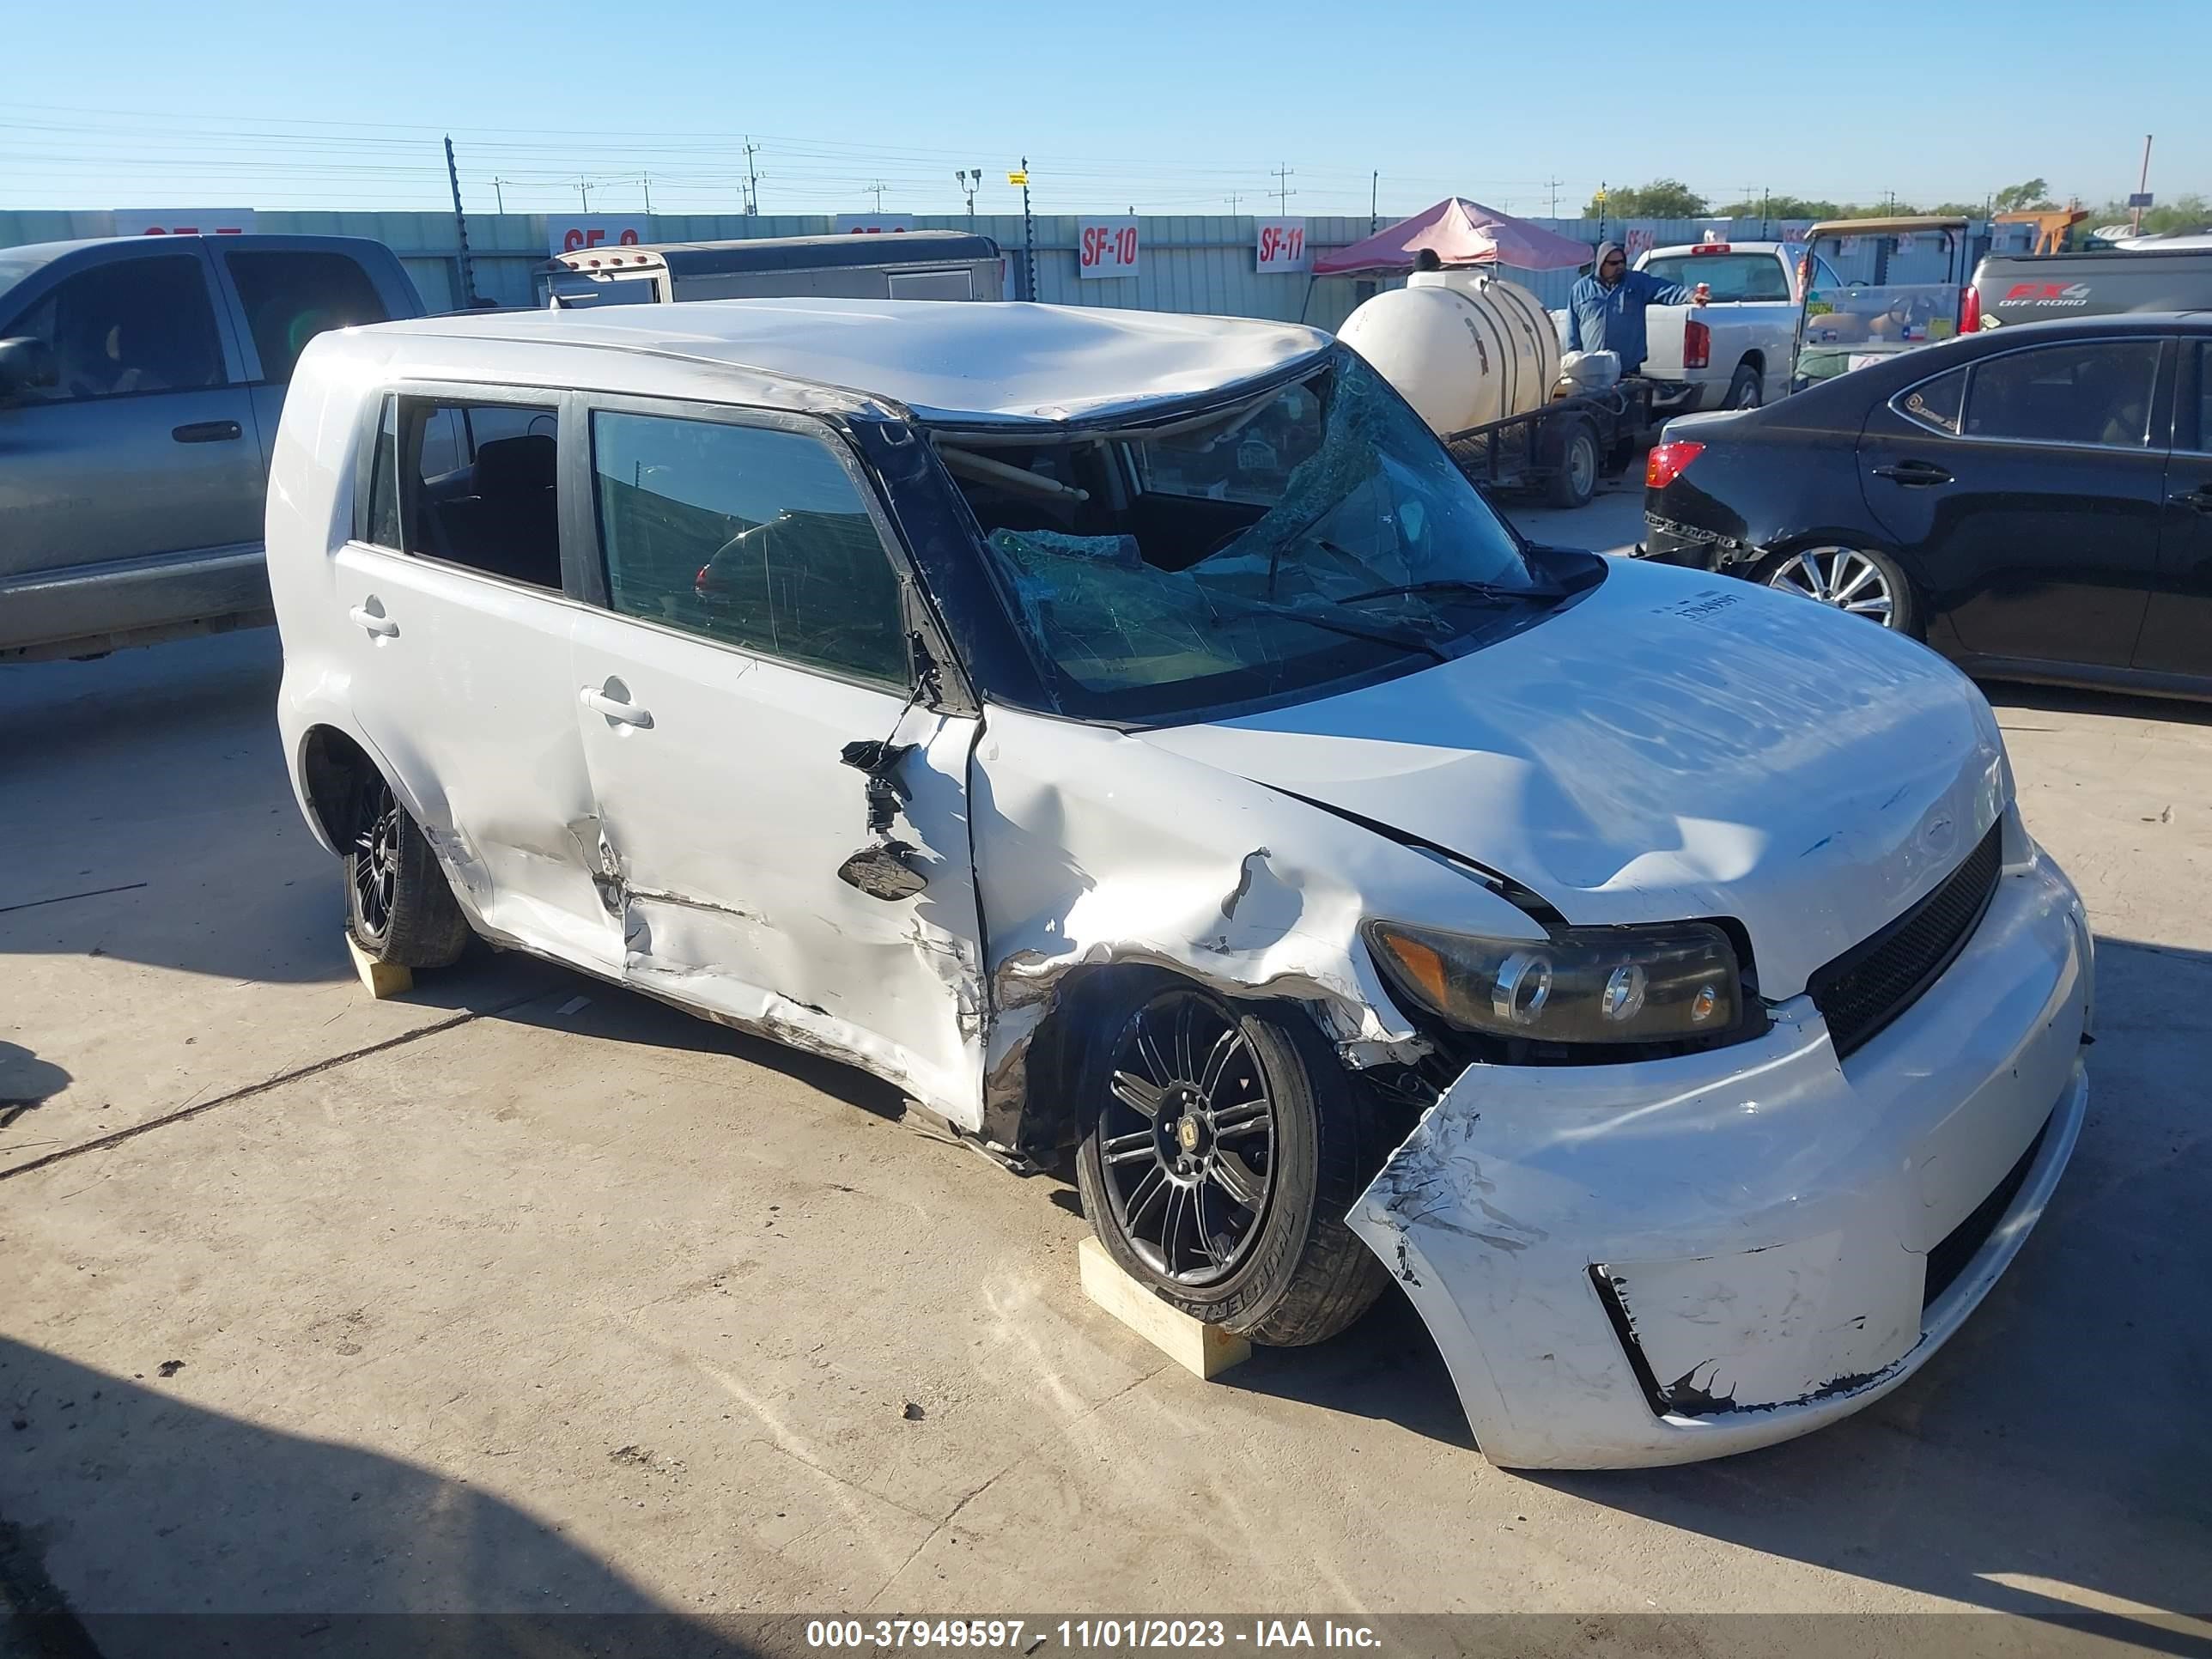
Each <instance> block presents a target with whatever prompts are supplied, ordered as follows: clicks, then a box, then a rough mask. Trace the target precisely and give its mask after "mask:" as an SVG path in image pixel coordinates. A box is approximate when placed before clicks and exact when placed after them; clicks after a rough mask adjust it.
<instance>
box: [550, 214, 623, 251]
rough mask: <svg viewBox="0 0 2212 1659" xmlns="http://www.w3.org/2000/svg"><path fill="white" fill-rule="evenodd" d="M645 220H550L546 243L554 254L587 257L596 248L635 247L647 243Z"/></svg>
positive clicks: (600, 216)
mask: <svg viewBox="0 0 2212 1659" xmlns="http://www.w3.org/2000/svg"><path fill="white" fill-rule="evenodd" d="M645 238H646V224H645V221H644V220H642V219H623V218H620V217H617V216H615V215H612V214H605V213H594V214H592V215H589V216H577V217H574V218H566V219H563V218H556V217H554V216H550V215H549V216H547V218H546V221H545V241H546V246H547V248H548V250H549V251H550V252H553V253H556V254H558V253H586V252H590V251H591V250H592V249H593V248H595V247H635V246H637V245H638V244H639V243H641V242H642V241H643V240H645Z"/></svg>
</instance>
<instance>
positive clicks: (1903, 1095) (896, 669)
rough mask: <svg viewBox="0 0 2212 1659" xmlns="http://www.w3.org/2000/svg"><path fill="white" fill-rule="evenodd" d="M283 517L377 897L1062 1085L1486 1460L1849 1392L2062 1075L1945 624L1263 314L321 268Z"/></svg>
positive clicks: (1696, 1450)
mask: <svg viewBox="0 0 2212 1659" xmlns="http://www.w3.org/2000/svg"><path fill="white" fill-rule="evenodd" d="M268 547H269V567H270V584H271V586H272V588H273V590H274V593H275V598H276V611H277V615H278V618H279V622H280V624H281V627H282V629H283V641H284V651H285V673H284V681H283V694H282V707H281V711H280V712H281V717H282V723H283V737H284V743H285V749H286V753H287V755H288V757H289V763H290V765H291V768H292V775H293V778H294V781H295V786H296V788H297V791H298V793H299V798H300V802H301V807H302V809H303V810H304V811H305V812H306V813H307V818H308V821H309V822H310V823H312V824H313V826H314V829H315V832H316V834H317V835H318V836H319V837H320V838H321V839H322V840H323V842H325V844H326V845H327V846H328V847H329V848H330V849H331V852H332V853H333V854H338V855H341V856H342V857H343V860H344V861H345V865H346V882H347V893H348V903H349V919H350V926H351V929H352V932H353V934H354V937H355V939H356V940H357V941H358V942H359V944H360V945H362V948H363V949H364V950H366V951H369V952H370V953H372V954H373V955H374V956H376V957H380V958H382V959H384V960H386V961H390V962H395V963H404V964H407V965H409V966H411V967H415V968H418V969H431V968H435V967H436V966H438V965H439V964H441V963H445V962H448V961H450V960H452V959H453V957H455V956H456V955H457V954H458V953H459V951H461V950H462V949H463V948H464V946H465V944H466V942H467V940H468V939H469V937H470V936H471V933H479V934H482V935H484V936H485V937H487V938H489V939H493V940H495V941H497V942H500V943H501V944H503V945H507V946H510V947H515V948H520V949H523V950H526V951H534V952H537V953H538V954H540V955H543V956H545V957H551V958H554V959H556V960H558V961H560V962H563V963H568V964H570V965H571V966H573V967H574V968H575V969H580V970H581V971H582V972H585V973H587V974H591V975H598V976H599V977H601V978H604V979H605V980H608V981H616V982H618V983H621V984H624V985H628V986H631V987H635V988H636V989H638V990H641V991H643V992H645V993H647V994H651V995H653V996H655V997H659V998H663V999H665V1000H668V1001H670V1002H672V1003H676V1004H678V1005H680V1006H684V1007H685V1008H688V1009H690V1010H692V1011H694V1012H697V1013H699V1014H702V1015H703V1016H705V1017H707V1018H712V1019H715V1020H720V1021H722V1022H725V1023H727V1024H732V1025H734V1026H738V1027H741V1028H743V1029H745V1030H751V1031H755V1032H761V1033H765V1034H767V1035H769V1036H773V1037H775V1038H778V1039H781V1040H782V1041H785V1042H791V1043H794V1044H799V1045H801V1046H803V1047H805V1048H810V1049H813V1050H816V1051H818V1052H822V1053H826V1054H834V1055H837V1056H840V1057H842V1058H843V1059H845V1060H849V1061H851V1062H852V1063H853V1064H854V1065H856V1066H863V1067H866V1068H867V1069H868V1070H870V1071H872V1072H874V1073H878V1074H879V1075H881V1076H883V1077H884V1078H887V1079H892V1080H894V1081H895V1082H896V1083H897V1084H898V1085H901V1086H902V1087H903V1088H904V1089H905V1090H906V1091H908V1092H909V1093H910V1094H911V1095H912V1096H913V1097H914V1098H915V1100H917V1101H919V1102H920V1103H922V1104H923V1105H925V1106H927V1108H928V1109H931V1110H932V1111H933V1112H935V1113H937V1114H939V1115H942V1116H943V1117H945V1118H946V1119H949V1120H950V1121H951V1122H952V1123H953V1124H955V1125H956V1126H957V1127H959V1128H960V1129H961V1130H963V1132H965V1133H968V1134H969V1135H971V1136H973V1137H975V1139H978V1140H979V1141H981V1142H982V1143H984V1144H985V1145H987V1146H990V1147H992V1148H994V1149H995V1150H996V1151H997V1152H999V1153H1000V1155H1001V1156H1003V1157H1005V1158H1008V1159H1009V1160H1033V1161H1045V1160H1050V1159H1054V1158H1058V1157H1060V1156H1061V1155H1062V1154H1063V1153H1064V1152H1066V1151H1067V1150H1068V1149H1073V1158H1074V1162H1075V1166H1076V1170H1077V1175H1078V1179H1079V1184H1080V1187H1081V1191H1082V1196H1083V1201H1084V1207H1085V1212H1086V1213H1087V1214H1088V1215H1089V1216H1090V1217H1091V1219H1092V1221H1093V1224H1094V1225H1096V1227H1097V1230H1098V1232H1099V1234H1100V1236H1101V1237H1102V1238H1103V1241H1104V1243H1105V1244H1106V1246H1107V1248H1108V1249H1109V1250H1110V1251H1111V1252H1112V1253H1113V1255H1114V1256H1115V1259H1116V1260H1117V1261H1119V1262H1120V1263H1121V1265H1122V1267H1125V1268H1126V1269H1127V1271H1128V1272H1129V1273H1132V1274H1133V1275H1135V1276H1136V1277H1137V1278H1138V1279H1139V1280H1141V1281H1142V1282H1143V1283H1145V1284H1146V1285H1148V1286H1150V1287H1151V1288H1152V1291H1154V1292H1155V1293H1157V1294H1158V1295H1159V1296H1160V1297H1163V1298H1164V1299H1166V1300H1167V1301H1169V1302H1171V1303H1173V1304H1176V1305H1177V1306H1179V1307H1181V1308H1183V1309H1185V1310H1188V1311H1189V1312H1191V1313H1193V1314H1194V1315H1196V1316H1200V1317H1201V1318H1204V1319H1206V1320H1209V1321H1212V1322H1217V1323H1219V1324H1221V1325H1224V1326H1226V1327H1229V1328H1231V1329H1234V1330H1237V1331H1241V1332H1244V1333H1247V1334H1250V1335H1251V1336H1253V1337H1255V1338H1256V1339H1258V1340H1262V1341H1272V1342H1278V1343H1300V1342H1310V1341H1315V1340H1320V1339H1322V1338H1324V1337H1327V1336H1329V1335H1331V1334H1334V1333H1335V1332H1337V1331H1339V1330H1340V1329H1342V1328H1344V1327H1345V1326H1346V1325H1347V1324H1349V1323H1350V1322H1352V1320H1354V1319H1356V1318H1357V1317H1358V1316H1359V1314H1360V1313H1361V1312H1362V1311H1363V1310H1364V1309H1365V1307H1366V1306H1367V1305H1368V1304H1370V1302H1371V1301H1372V1300H1373V1299H1374V1297H1376V1295H1377V1294H1378V1293H1379V1292H1380V1291H1382V1290H1383V1289H1384V1288H1385V1287H1387V1286H1388V1285H1390V1284H1391V1283H1392V1282H1393V1281H1394V1280H1395V1282H1396V1283H1397V1285H1399V1286H1400V1288H1401V1291H1402V1292H1403V1293H1404V1294H1406V1295H1407V1296H1408V1297H1411V1298H1412V1300H1413V1304H1414V1305H1415V1306H1416V1307H1417V1308H1418V1310H1419V1312H1420V1313H1421V1315H1422V1316H1423V1317H1424V1319H1425V1321H1426V1322H1427V1323H1428V1325H1429V1328H1431V1331H1432V1332H1433V1333H1434V1334H1435V1335H1436V1338H1437V1342H1438V1344H1439V1346H1440V1347H1441V1349H1442V1351H1443V1355H1444V1357H1445V1358H1446V1360H1447V1361H1448V1363H1449V1365H1450V1368H1451V1371H1452V1375H1453V1376H1454V1378H1455V1383H1456V1385H1457V1387H1458V1389H1459V1392H1460V1395H1461V1397H1462V1401H1463V1402H1464V1405H1465V1407H1466V1410H1467V1413H1468V1418H1469V1419H1470V1420H1471V1422H1472V1424H1473V1426H1474V1431H1475V1433H1476V1435H1477V1437H1478V1438H1479V1440H1480V1444H1481V1446H1482V1449H1483V1450H1484V1451H1485V1452H1486V1454H1487V1455H1489V1456H1490V1457H1492V1459H1494V1460H1496V1461H1497V1462H1500V1463H1503V1464H1507V1465H1515V1466H1533V1467H1578V1466H1579V1467H1591V1466H1617V1465H1627V1464H1638V1463H1658V1462H1674V1461H1680V1460H1686V1459H1691V1458H1697V1457H1703V1456H1709V1455H1715V1454H1717V1453H1722V1452H1728V1451H1734V1450H1738V1449H1743V1448H1746V1447H1750V1446H1756V1445H1760V1444H1764V1443H1768V1442H1771V1441H1774V1440H1778V1439H1781V1438H1784V1437H1788V1436H1790V1435H1793V1434H1797V1433H1801V1432H1802V1431H1805V1430H1807V1429H1809V1428H1812V1427H1814V1426H1816V1425H1819V1424H1821V1423H1823V1422H1826V1421H1829V1420H1831V1419H1834V1418H1837V1417H1838V1416H1841V1415H1843V1414H1845V1413H1849V1412H1850V1411H1853V1410H1855V1409H1857V1408H1858V1407H1863V1406H1864V1405H1866V1404H1867V1403H1868V1402H1869V1401H1872V1400H1874V1399H1875V1398H1876V1397H1878V1396H1879V1395H1881V1394H1882V1393H1884V1392H1885V1391H1887V1390H1888V1389H1892V1388H1893V1387H1895V1386H1897V1385H1898V1384H1899V1383H1901V1382H1902V1381H1904V1379H1905V1378H1906V1377H1907V1376H1909V1375H1910V1374H1911V1372H1912V1371H1913V1370H1915V1369H1916V1368H1917V1366H1919V1365H1920V1364H1922V1363H1923V1361H1924V1360H1925V1359H1926V1358H1928V1356H1929V1354H1930V1353H1931V1352H1933V1351H1934V1350H1935V1349H1936V1346H1938V1345H1939V1344H1940V1343H1942V1340H1944V1339H1945V1338H1946V1337H1947V1336H1948V1335H1949V1334H1950V1333H1951V1332H1953V1331H1954V1330H1955V1329H1956V1328H1957V1327H1958V1326H1959V1324H1960V1322H1961V1321H1962V1320H1963V1319H1964V1318H1965V1317H1966V1315H1967V1314H1968V1313H1969V1312H1970V1311H1971V1310H1972V1308H1973V1306H1974V1304H1976V1303H1977V1302H1978V1300H1979V1299H1980V1298H1981V1297H1982V1296H1983V1295H1984V1292H1986V1291H1988V1289H1989V1288H1990V1285H1991V1284H1992V1283H1994V1282H1995V1280H1996V1277H1997V1275H1998V1274H1999V1273H2002V1271H2003V1270H2004V1268H2005V1267H2006V1266H2007V1265H2008V1262H2009V1261H2011V1260H2012V1258H2013V1256H2014V1255H2015V1253H2016V1252H2017V1251H2018V1250H2019V1249H2020V1248H2021V1243H2022V1242H2023V1241H2024V1240H2025V1238H2026V1237H2027V1235H2028V1232H2029V1230H2030V1228H2031V1227H2032V1226H2033V1223H2034V1221H2035V1220H2036V1218H2037V1217H2038V1216H2039V1214H2040V1212H2041V1211H2042V1209H2043V1206H2044V1205H2045V1200H2046V1199H2047V1198H2048V1197H2049V1195H2050V1194H2051V1190H2052V1188H2053V1187H2054V1185H2055V1184H2056V1182H2057V1179H2058V1176H2059V1174H2060V1172H2061V1170H2063V1167H2064V1165H2065V1163H2066V1160H2067V1157H2068V1155H2069V1152H2071V1150H2072V1147H2073V1144H2074V1140H2075V1134H2076V1132H2077V1131H2078V1129H2079V1127H2080V1125H2081V1120H2082V1115H2083V1111H2084V1107H2085V1103H2086V1099H2087V1087H2086V1083H2085V1080H2084V1076H2085V1074H2084V1071H2083V1067H2082V1063H2081V1044H2082V1041H2083V1037H2084V1034H2085V1030H2086V1027H2087V1020H2088V1013H2089V1005H2090V988H2091V946H2090V936H2089V933H2088V929H2087V925H2086V923H2085V921H2084V919H2083V915H2082V909H2081V902H2080V901H2079V899H2078V898H2077V897H2076V896H2075V892H2074V890H2073V889H2072V887H2071V886H2070V885H2069V884H2068V882H2067V880H2066V878H2065V877H2064V876H2063V874H2062V873H2061V872H2059V871H2058V869H2057V867H2056V866H2054V865H2053V864H2052V863H2051V860H2049V858H2047V857H2046V856H2045V854H2043V853H2042V852H2041V851H2040V850H2039V848H2037V846H2036V844H2035V842H2033V840H2032V839H2030V837H2029V836H2028V835H2027V831H2026V830H2025V829H2023V828H2022V826H2021V819H2020V815H2019V812H2018V811H2017V809H2016V808H2015V805H2014V799H2013V787H2012V779H2011V775H2010V772H2009V770H2008V766H2007V763H2006V759H2005V754H2004V749H2003V745H2002V741H2001V740H2000V738H1999V736H1998V732H1997V729H1996V723H1995V721H1994V720H1993V719H1992V718H1991V716H1990V709H1989V707H1988V705H1987V704H1986V703H1985V702H1984V701H1983V699H1982V697H1981V696H1980V695H1979V694H1978V692H1977V691H1976V690H1974V688H1973V687H1972V685H1971V684H1969V683H1968V682H1967V681H1966V679H1965V678H1962V677H1961V676H1960V674H1959V673H1958V672H1957V671H1955V670H1954V669H1953V668H1951V667H1949V666H1948V665H1946V664H1945V663H1944V662H1943V661H1942V660H1941V659H1939V658H1937V657H1936V656H1935V655H1934V654H1933V653H1929V652H1928V651H1926V650H1924V649H1923V648H1922V647H1919V646H1917V645H1915V644H1913V643H1912V642H1911V641H1908V640H1905V639H1901V638H1899V637H1898V636H1896V635H1892V634H1889V633H1887V632H1886V631H1884V630H1883V629H1879V628H1872V627H1869V626H1867V625H1866V624H1865V623H1863V622H1861V621H1860V620H1858V619H1857V618H1855V617H1848V616H1845V615H1844V614H1843V613H1841V612H1838V611H1829V610H1826V609H1824V608H1822V607H1819V606H1813V605H1798V604H1796V603H1794V602H1792V601H1791V600H1790V599H1788V598H1787V597H1786V596H1781V595H1775V594H1770V593H1767V592H1763V591H1761V590H1759V589H1757V588H1752V587H1746V586H1742V585H1741V584H1737V583H1730V582H1717V581H1714V580H1711V578H1709V577H1705V576H1702V575H1698V574H1691V573H1686V572H1684V571H1680V570H1676V569H1672V568H1664V567H1652V566H1646V565H1642V564H1635V563H1628V562H1608V561H1606V560H1602V559H1600V558H1597V557H1595V556H1591V555H1589V554H1584V553H1577V552H1571V551H1565V550H1557V549H1550V548H1542V547H1536V546H1532V545H1529V544H1527V543H1525V542H1523V541H1522V539H1521V538H1519V537H1517V536H1516V534H1515V532H1513V531H1512V530H1510V528H1509V527H1508V526H1506V525H1505V524H1504V523H1503V522H1502V521H1501V520H1499V519H1498V516H1497V515H1496V514H1495V513H1493V512H1492V510H1491V508H1490V507H1489V506H1488V505H1487V504H1486V502H1485V501H1484V500H1483V498H1482V497H1481V496H1480V495H1479V494H1478V493H1477V492H1476V491H1475V490H1474V489H1472V488H1471V487H1470V486H1469V485H1468V483H1467V482H1466V481H1465V480H1464V478H1463V477H1462V476H1461V475H1460V473H1459V472H1458V471H1455V468H1454V466H1453V464H1452V462H1451V460H1450V459H1449V457H1448V456H1447V455H1446V453H1444V451H1443V449H1442V448H1441V447H1439V446H1438V444H1437V441H1436V440H1435V438H1434V437H1433V436H1431V434H1430V433H1429V432H1428V430H1427V429H1426V428H1425V427H1424V426H1423V425H1422V423H1421V422H1420V421H1419V419H1418V418H1417V417H1416V416H1414V415H1413V413H1412V412H1411V411H1410V410H1408V409H1407V406H1406V405H1405V404H1403V403H1402V402H1401V400H1400V399H1399V398H1398V397H1397V395H1396V394H1395V392H1393V391H1392V390H1391V389H1390V388H1389V386H1387V385H1386V384H1384V383H1383V381H1382V380H1381V379H1380V378H1379V377H1378V376H1377V375H1376V374H1375V372H1374V371H1373V370H1372V369H1370V368H1368V367H1367V365H1366V364H1364V362H1361V360H1360V359H1359V358H1358V357H1357V356H1353V355H1352V353H1350V352H1349V351H1348V350H1346V349H1344V348H1342V347H1340V346H1338V345H1336V344H1334V343H1332V342H1331V341H1330V340H1329V339H1328V337H1326V336H1324V335H1322V334H1319V333H1316V332H1315V331H1310V330H1306V329H1302V328H1295V327H1289V326H1284V325H1274V324H1268V323H1258V322H1237V321H1230V320H1225V319H1212V318H1206V319H1199V318H1188V317H1175V316H1164V315H1156V314H1146V313H1117V312H1112V311H1103V310H1089V309H1060V308H1055V307H1038V306H1027V305H997V304H975V305H964V306H947V305H932V304H928V303H904V304H902V303H898V302H892V301H741V302H724V303H713V304H691V305H682V304H679V305H671V306H653V307H631V308H623V309H613V310H608V311H605V312H604V313H583V314H571V313H514V314H507V315H484V316H476V317H464V318H438V319H428V320H424V321H418V322H410V323H399V324H392V325H384V326H379V327H372V328H363V329H356V330H352V331H344V332H341V333H332V334H326V335H325V336H323V337H320V338H319V339H318V340H316V341H315V342H314V343H313V344H312V345H310V346H309V347H308V348H307V352H306V354H305V355H304V356H302V358H301V362H300V367H299V370H298V373H297V374H296V376H295V379H294V381H293V384H292V389H291V395H290V398H289V401H288V402H287V404H286V405H285V410H284V417H283V428H282V430H281V433H280V435H279V437H278V441H277V447H276V462H275V465H274V470H273V475H272V480H271V487H270V501H269V518H268ZM855 1269H856V1271H865V1264H864V1263H856V1264H855ZM955 1270H956V1271H957V1269H955Z"/></svg>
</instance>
